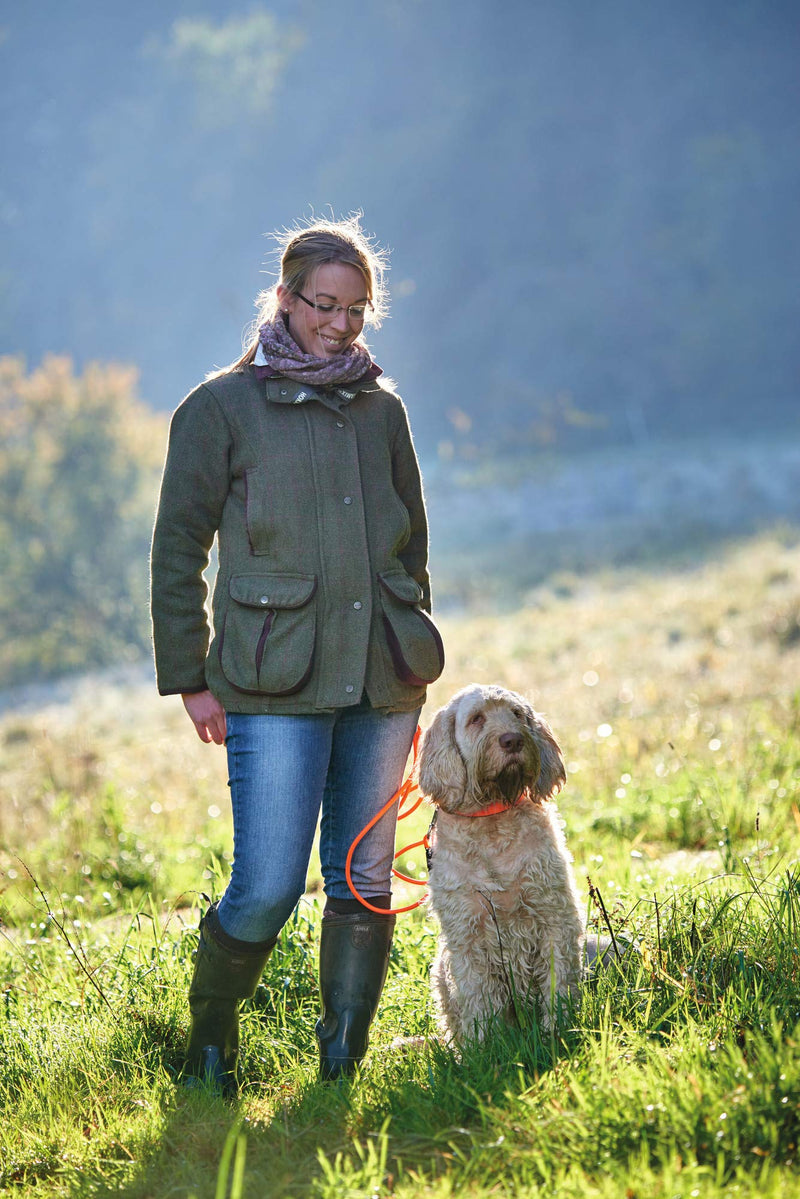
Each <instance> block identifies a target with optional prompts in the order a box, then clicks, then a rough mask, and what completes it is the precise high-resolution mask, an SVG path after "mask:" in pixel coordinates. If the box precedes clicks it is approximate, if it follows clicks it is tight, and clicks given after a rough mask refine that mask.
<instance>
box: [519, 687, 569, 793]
mask: <svg viewBox="0 0 800 1199" xmlns="http://www.w3.org/2000/svg"><path fill="white" fill-rule="evenodd" d="M525 715H526V721H527V724H528V728H529V729H530V730H531V732H532V733H533V737H534V740H535V741H536V748H537V749H538V751H539V759H540V765H539V776H538V778H537V779H536V785H535V793H536V798H537V799H552V797H553V796H554V795H558V793H559V791H560V790H561V788H562V787H563V786H564V783H566V781H567V771H566V767H565V766H564V759H563V758H562V757H561V748H560V746H559V744H558V742H557V741H556V739H555V737H554V736H553V730H552V729H551V728H550V725H549V724H548V723H547V721H546V720H545V719H544V717H543V716H540V715H539V713H538V712H534V710H533V708H527V710H526V714H525Z"/></svg>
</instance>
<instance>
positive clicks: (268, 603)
mask: <svg viewBox="0 0 800 1199" xmlns="http://www.w3.org/2000/svg"><path fill="white" fill-rule="evenodd" d="M316 590H317V579H316V575H285V574H271V575H234V576H233V577H232V578H231V580H230V583H229V585H228V594H229V601H228V608H227V611H226V613H225V620H224V624H223V627H222V633H221V636H220V642H219V662H220V666H221V668H222V673H223V674H224V675H225V678H226V679H227V680H228V682H229V683H231V684H232V685H233V686H234V687H236V688H237V689H238V690H239V691H247V692H249V693H250V694H251V695H294V693H295V692H296V691H300V690H302V688H303V687H305V685H306V683H307V682H308V680H309V679H310V678H311V672H312V670H313V669H314V649H315V645H316V608H317V605H316V601H315V599H314V596H315V594H316Z"/></svg>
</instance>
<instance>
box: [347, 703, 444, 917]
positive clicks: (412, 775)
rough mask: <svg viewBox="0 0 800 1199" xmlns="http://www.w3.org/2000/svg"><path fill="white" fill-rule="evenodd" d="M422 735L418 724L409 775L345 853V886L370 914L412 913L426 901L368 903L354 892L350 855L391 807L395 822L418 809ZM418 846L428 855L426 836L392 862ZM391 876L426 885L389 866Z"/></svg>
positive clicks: (420, 798)
mask: <svg viewBox="0 0 800 1199" xmlns="http://www.w3.org/2000/svg"><path fill="white" fill-rule="evenodd" d="M421 736H422V729H421V728H420V726H419V725H417V731H416V732H415V733H414V740H413V742H412V747H411V748H412V751H413V754H414V758H413V761H412V763H411V770H410V771H409V773H408V777H407V778H406V779H405V780H404V781H403V782H402V783H401V784H400V786H399V787H398V788H397V790H396V791H395V793H394V795H393V796H392V798H391V799H389V800H387V802H386V803H385V804H384V805H383V807H382V808H381V810H380V811H379V812H378V813H377V814H376V815H375V816H373V817H372V819H371V820H370V822H369V824H366V825H365V826H364V828H362V830H361V832H360V833H359V834H358V836H357V837H356V839H355V840H354V841H353V844H352V845H351V846H350V849H349V850H348V851H347V860H346V861H345V864H344V873H345V878H346V879H347V885H348V887H349V888H350V890H351V892H352V893H353V895H354V896H355V898H356V899H357V900H358V901H359V903H360V904H362V905H363V906H364V907H365V908H368V909H369V911H370V912H378V913H379V914H380V915H382V916H387V915H389V916H391V915H399V914H400V913H401V912H413V910H414V908H418V907H420V906H421V905H422V904H423V903H424V902H425V900H426V899H427V898H428V896H427V894H425V895H423V896H422V899H418V900H417V902H416V903H409V904H406V906H405V907H402V908H388V909H387V908H376V907H375V905H374V904H372V903H370V902H369V900H368V899H365V898H364V896H363V895H362V894H361V893H360V892H359V891H358V890H357V888H356V885H355V883H354V882H353V877H352V874H351V867H352V863H353V854H354V853H355V851H356V848H357V847H358V845H359V844H360V842H361V841H362V840H363V839H364V837H366V835H367V833H368V832H369V831H370V829H372V828H374V827H375V825H376V824H377V823H378V821H379V820H381V819H382V818H383V817H384V816H385V815H386V813H387V812H388V811H389V810H390V809H391V808H392V807H393V805H394V804H399V808H398V812H397V819H398V820H405V818H406V816H411V814H412V813H413V812H416V810H417V808H418V807H419V805H420V804H421V803H422V801H423V799H424V798H425V797H424V796H423V794H422V792H421V791H420V789H419V783H418V781H417V758H418V757H419V740H420V737H421ZM414 792H417V795H418V798H417V799H416V800H415V801H414V802H413V803H412V804H411V807H409V808H406V809H405V811H404V810H403V804H405V803H406V802H407V801H408V800H409V797H410V796H412V795H413V793H414ZM418 845H423V846H424V847H425V853H426V856H427V854H428V852H429V851H430V844H429V841H428V833H426V834H425V836H424V837H423V838H422V840H421V841H414V842H413V843H412V844H411V845H406V846H404V847H403V849H398V850H397V852H396V853H395V855H394V858H393V859H392V860H393V861H395V862H396V861H397V859H398V858H399V857H402V855H403V854H404V853H407V852H408V851H409V849H416V848H417V846H418ZM392 874H393V875H394V876H395V878H399V879H402V880H403V882H405V883H413V884H414V886H415V887H424V886H425V879H419V878H409V877H408V875H407V874H401V873H400V871H399V870H395V869H394V867H392Z"/></svg>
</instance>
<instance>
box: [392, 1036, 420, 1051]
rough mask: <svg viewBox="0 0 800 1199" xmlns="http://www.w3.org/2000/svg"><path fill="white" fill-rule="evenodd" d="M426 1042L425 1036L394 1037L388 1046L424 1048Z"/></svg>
mask: <svg viewBox="0 0 800 1199" xmlns="http://www.w3.org/2000/svg"><path fill="white" fill-rule="evenodd" d="M427 1044H428V1038H427V1037H395V1039H394V1040H393V1041H392V1043H391V1045H390V1046H389V1048H390V1049H404V1050H409V1049H411V1050H416V1049H424V1048H425V1046H426V1045H427Z"/></svg>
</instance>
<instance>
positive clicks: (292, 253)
mask: <svg viewBox="0 0 800 1199" xmlns="http://www.w3.org/2000/svg"><path fill="white" fill-rule="evenodd" d="M361 216H362V214H361V213H360V212H351V213H350V215H349V216H347V217H343V218H342V219H341V220H338V221H334V220H329V221H328V220H311V221H308V222H307V223H306V224H298V225H294V226H293V227H292V228H290V229H283V230H281V231H280V232H279V233H273V234H272V237H273V238H274V239H275V241H276V242H277V246H278V253H279V255H280V277H279V279H278V282H277V283H273V285H272V286H271V287H268V288H266V289H265V290H264V291H262V292H260V293H259V295H258V296H257V297H256V308H257V310H258V316H257V317H256V319H255V320H254V321H253V322H252V324H251V325H249V326H248V328H247V330H246V333H245V342H244V345H245V348H244V352H243V353H242V356H241V357H240V358H238V359H237V360H236V362H233V363H231V365H230V366H228V367H225V370H224V371H220V372H216V373H218V374H224V373H226V372H228V371H235V370H240V369H241V368H242V367H243V366H246V365H247V364H248V363H250V362H252V361H253V359H254V358H255V355H256V350H257V349H258V330H259V327H260V326H261V325H263V324H265V323H266V322H267V321H272V320H274V319H275V317H276V316H277V315H278V312H279V311H280V304H279V303H278V287H279V286H283V287H285V288H286V290H287V291H289V292H291V293H292V294H293V295H299V293H300V292H301V291H303V290H304V288H305V286H306V284H307V283H308V282H309V281H310V279H311V278H312V277H313V274H314V272H315V271H317V270H319V268H320V267H321V266H325V265H326V264H327V263H330V262H341V263H344V264H345V265H347V266H354V267H355V268H356V270H358V271H360V272H361V274H362V275H363V277H364V282H365V284H366V289H367V298H368V299H369V301H370V304H371V307H370V308H368V309H367V321H368V322H369V324H371V325H374V326H375V328H378V326H379V325H380V324H381V321H382V320H383V318H384V317H385V316H386V314H387V312H388V310H389V293H388V289H387V287H386V272H387V271H388V269H389V262H388V258H389V255H388V252H387V251H386V250H384V249H383V248H381V247H380V246H378V245H376V243H375V242H374V240H373V239H372V238H371V237H369V236H368V235H367V234H366V233H364V231H363V229H362V228H361Z"/></svg>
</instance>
